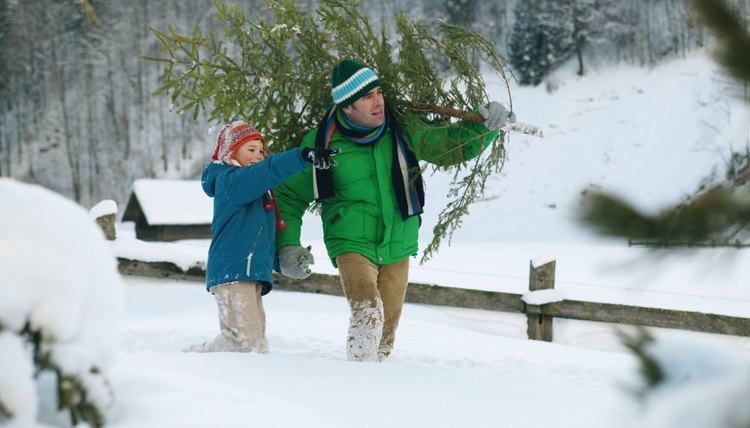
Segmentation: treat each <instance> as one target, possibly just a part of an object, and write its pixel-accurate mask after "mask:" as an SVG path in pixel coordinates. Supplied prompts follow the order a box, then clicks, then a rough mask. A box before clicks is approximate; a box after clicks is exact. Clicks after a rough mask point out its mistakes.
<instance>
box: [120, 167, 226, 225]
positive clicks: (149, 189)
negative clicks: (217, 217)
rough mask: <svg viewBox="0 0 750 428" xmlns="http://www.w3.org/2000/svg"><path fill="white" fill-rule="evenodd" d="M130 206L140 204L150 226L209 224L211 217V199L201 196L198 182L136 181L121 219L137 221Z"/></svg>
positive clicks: (201, 190)
mask: <svg viewBox="0 0 750 428" xmlns="http://www.w3.org/2000/svg"><path fill="white" fill-rule="evenodd" d="M134 198H135V199H136V200H135V201H134V200H133V199H134ZM133 203H137V204H139V205H140V209H141V211H143V215H144V216H145V218H146V221H147V222H148V224H149V225H151V226H158V225H193V224H209V225H210V224H211V219H212V217H213V199H211V198H209V197H208V196H206V194H205V193H203V189H202V188H201V183H200V181H198V180H162V179H139V180H135V181H134V182H133V192H132V195H131V198H130V201H129V202H128V207H127V208H126V210H125V213H124V215H123V220H136V219H135V218H134V217H133V213H132V211H131V205H132V204H133Z"/></svg>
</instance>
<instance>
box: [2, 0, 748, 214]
mask: <svg viewBox="0 0 750 428" xmlns="http://www.w3.org/2000/svg"><path fill="white" fill-rule="evenodd" d="M90 3H91V5H92V6H93V8H94V10H95V11H96V16H97V17H98V21H99V22H98V25H94V24H93V23H92V22H91V21H90V20H89V19H88V18H87V16H86V14H85V13H84V12H83V11H82V10H81V7H80V6H79V5H78V2H76V1H73V0H69V1H64V0H34V1H20V2H19V1H11V0H0V100H1V101H2V102H1V103H0V176H2V177H13V178H16V179H19V180H22V181H25V182H32V183H38V184H41V185H43V186H45V187H47V188H50V189H53V190H55V191H57V192H59V193H61V194H63V195H65V196H67V197H69V198H72V199H74V200H76V201H78V202H79V203H81V204H82V205H84V206H92V205H94V204H95V203H97V202H98V201H100V200H102V199H114V200H115V201H117V202H118V204H123V203H124V202H125V199H126V197H127V193H128V191H129V189H130V186H131V183H132V181H133V180H134V179H136V178H144V177H166V178H189V179H195V178H197V177H198V175H199V172H200V170H201V169H202V167H203V165H204V164H205V162H206V161H207V160H208V157H209V156H210V154H211V152H212V150H213V141H212V137H211V136H209V135H208V134H207V132H206V131H207V130H208V128H209V127H211V126H212V125H215V124H213V123H210V122H209V121H208V118H207V117H206V116H205V114H204V113H200V114H199V115H198V117H197V119H196V118H194V117H193V114H192V113H187V112H186V113H183V114H177V113H176V112H174V111H173V109H171V102H170V99H169V97H168V96H167V95H161V96H152V93H153V91H154V90H155V89H156V88H158V87H159V79H160V77H161V75H162V71H163V70H162V67H163V65H160V64H157V63H153V62H147V61H143V60H141V59H140V57H141V56H159V52H158V49H159V46H160V43H159V41H158V40H157V39H156V37H155V36H154V35H153V34H152V33H151V32H150V31H149V27H154V28H157V29H161V30H164V29H166V28H167V27H168V26H170V25H171V26H173V27H174V28H175V29H177V30H178V31H179V32H182V33H187V34H189V33H191V32H192V30H193V28H194V27H196V26H197V27H198V28H200V29H201V30H202V31H205V30H207V29H208V27H209V26H213V25H214V23H213V21H212V13H213V11H214V9H215V7H214V4H213V2H212V1H210V0H134V1H127V2H108V1H103V0H91V1H90ZM236 3H238V4H240V5H241V6H242V7H243V8H244V9H245V10H246V11H248V13H250V14H259V15H261V16H262V11H263V9H264V4H265V3H264V1H262V0H246V1H238V2H236ZM298 3H302V4H304V5H305V6H307V7H311V8H314V7H315V6H316V1H314V0H307V1H301V2H298ZM732 3H733V5H734V7H735V8H736V10H737V13H738V15H739V16H741V17H743V19H744V21H745V22H747V21H748V18H750V0H734V1H733V2H732ZM690 4H691V3H690V2H689V1H687V0H633V1H627V2H622V1H618V0H567V1H558V0H493V1H480V0H412V1H408V0H384V1H382V2H377V3H376V2H369V3H366V4H363V5H361V6H360V7H363V8H368V10H367V14H368V16H370V17H371V19H372V22H374V23H383V25H385V26H386V27H392V26H393V16H394V12H395V11H398V10H402V11H408V12H409V14H410V15H411V16H412V17H413V18H415V19H421V20H424V21H425V22H426V23H428V24H429V23H434V22H436V21H437V20H443V21H445V22H448V23H451V24H456V25H461V26H465V27H468V28H470V29H473V30H474V31H476V32H478V33H480V34H481V35H483V36H485V37H486V38H488V39H489V40H491V41H492V42H493V43H494V44H495V46H496V47H497V49H498V51H499V52H501V53H502V54H504V55H506V57H507V58H508V59H509V61H510V62H511V65H512V69H513V70H514V74H515V75H516V77H517V78H518V80H519V82H521V83H523V84H538V83H540V82H542V81H544V77H545V76H546V75H547V74H548V73H549V72H551V71H552V70H554V69H555V67H557V66H559V65H560V64H562V63H564V62H566V61H575V64H576V68H577V69H578V71H579V73H580V74H585V73H586V70H587V67H588V63H587V61H588V60H590V59H591V58H599V59H604V60H607V61H626V62H629V63H634V64H639V65H643V66H651V65H654V64H657V63H659V62H660V61H662V60H664V59H666V58H670V57H675V56H682V55H685V54H686V53H688V52H689V51H691V50H693V49H695V48H696V47H699V46H701V45H702V44H703V43H704V42H705V39H706V37H708V35H707V33H706V31H705V29H703V28H702V27H701V26H699V25H697V24H696V23H695V21H694V19H693V18H692V12H691V10H690ZM246 54H252V53H246ZM248 102H252V100H248Z"/></svg>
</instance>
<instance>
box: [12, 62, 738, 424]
mask: <svg viewBox="0 0 750 428" xmlns="http://www.w3.org/2000/svg"><path fill="white" fill-rule="evenodd" d="M561 74H562V73H561ZM556 81H557V82H558V85H557V86H558V87H557V89H556V90H555V91H554V92H552V93H549V92H547V91H546V90H545V88H544V87H542V86H540V87H538V88H514V89H513V92H512V93H513V97H514V99H513V106H514V110H515V111H516V112H517V114H518V118H519V120H521V121H523V122H526V123H530V124H534V125H537V126H540V127H542V128H543V130H544V132H545V137H544V138H542V139H539V138H535V137H528V136H524V135H513V136H512V137H511V140H510V142H509V143H508V146H507V148H508V158H507V162H506V165H505V168H504V169H503V172H502V174H500V175H499V176H498V177H496V178H494V179H493V182H492V183H491V184H492V186H491V188H490V189H489V190H488V192H487V196H488V200H487V201H486V202H481V203H478V204H476V206H475V207H472V210H471V214H470V216H469V217H467V218H466V219H465V221H464V225H463V227H462V228H461V229H460V230H458V231H457V232H456V233H455V234H454V236H453V241H452V243H451V245H450V246H448V245H447V242H446V243H445V244H444V245H443V247H442V248H441V251H440V253H439V254H438V255H437V256H436V257H434V258H433V259H432V260H431V261H429V262H428V263H426V264H424V265H422V266H419V265H418V264H417V260H414V263H413V265H412V269H411V277H410V279H411V280H412V281H414V282H425V283H433V284H439V285H445V286H450V287H465V288H476V289H486V290H502V291H511V292H524V291H526V290H527V286H528V269H529V262H530V261H531V260H539V259H542V258H543V259H554V260H556V265H557V275H556V289H557V290H559V291H560V292H561V293H563V294H564V295H565V296H567V297H569V298H571V299H579V300H592V301H601V302H616V303H625V304H635V305H643V306H652V307H662V308H670V309H687V310H693V311H702V312H707V313H718V314H727V315H734V316H741V317H748V316H750V304H748V303H750V287H748V285H747V280H746V278H747V277H748V275H750V260H748V258H749V257H750V255H749V254H750V253H747V250H742V251H737V250H730V249H727V250H701V251H697V252H692V253H690V254H681V255H670V256H668V257H655V254H656V253H654V252H651V251H648V250H645V249H643V248H632V247H627V245H626V244H625V243H623V242H620V241H617V240H612V239H603V238H599V237H595V236H592V235H591V234H589V233H588V232H587V231H586V230H583V229H582V228H581V227H579V226H578V225H577V224H576V223H575V221H574V220H573V217H574V212H575V209H576V206H577V203H578V198H579V197H580V194H581V192H582V191H583V190H584V189H585V188H587V187H588V186H595V187H597V188H602V189H604V190H611V191H615V192H618V193H620V194H621V195H622V196H624V197H625V198H627V199H629V200H631V201H634V202H635V203H636V204H638V206H639V207H642V208H643V209H650V210H656V209H659V208H661V207H663V206H665V205H668V204H671V203H674V202H676V201H678V200H680V199H681V198H682V197H684V196H685V195H686V194H688V193H690V192H691V191H693V190H695V189H696V188H697V186H698V184H699V183H700V182H701V180H703V179H704V178H705V177H706V175H707V174H708V173H710V172H711V171H712V170H715V171H717V172H718V173H721V172H722V171H723V170H722V168H723V165H724V164H723V162H724V161H725V159H726V158H727V156H728V153H729V149H730V147H733V148H734V149H735V150H743V149H744V148H745V146H746V144H747V143H748V140H749V139H750V134H748V124H749V123H750V118H749V117H748V109H747V108H746V107H745V105H744V104H743V103H742V102H741V101H740V100H737V99H735V98H733V97H732V96H730V95H728V92H727V90H726V87H725V86H724V83H725V82H726V79H725V78H723V77H721V76H720V75H719V74H718V73H717V67H716V66H715V65H714V64H713V62H712V61H711V60H709V59H708V58H707V57H706V56H705V55H704V54H695V55H694V56H692V57H690V58H687V59H684V60H679V61H673V62H670V63H668V64H665V65H663V66H660V67H659V68H657V69H654V70H643V69H638V68H633V67H629V66H619V67H615V68H611V67H607V68H602V69H600V70H598V71H592V72H591V74H590V75H589V76H586V77H584V78H578V77H574V76H572V73H571V75H566V76H565V77H564V78H563V77H559V78H558V79H557V80H556ZM495 93H497V94H498V96H497V98H496V99H498V100H503V99H502V98H501V97H502V95H501V94H503V93H504V92H503V91H501V90H499V89H498V90H497V91H496V92H495ZM504 101H507V100H504ZM717 132H718V134H717ZM210 145H211V144H210V142H209V141H207V147H209V146H210ZM209 154H210V153H208V151H207V156H208V155H209ZM447 182H448V179H447V178H446V177H445V176H442V175H435V176H432V177H428V178H427V185H428V187H427V191H428V201H427V207H426V209H427V214H426V215H425V217H424V224H423V226H422V238H423V240H424V241H425V242H427V241H428V240H429V235H430V231H431V228H432V225H434V224H435V220H436V218H437V214H438V212H439V209H440V207H442V204H443V201H444V199H443V197H444V193H445V191H444V189H445V188H446V186H447ZM0 197H2V195H0ZM23 202H24V201H23V200H21V201H14V203H23ZM0 217H2V214H0ZM119 226H120V230H119V237H118V240H117V241H115V242H114V243H113V244H112V248H113V251H114V253H115V254H116V255H118V256H124V257H130V258H133V257H135V258H139V259H142V260H165V259H167V260H170V261H174V262H176V263H177V264H179V265H182V266H183V267H186V266H189V265H191V264H195V263H198V264H200V263H202V262H203V260H205V253H206V242H205V241H188V242H181V243H169V244H167V243H161V244H149V243H144V242H140V241H136V240H135V239H134V238H133V234H132V225H128V224H121V225H119ZM303 239H304V241H305V243H306V244H312V245H313V252H314V254H315V256H316V264H315V265H314V266H313V267H314V270H315V271H316V272H321V273H335V270H334V269H333V268H332V266H331V265H330V262H329V261H327V260H326V256H325V250H324V248H323V245H322V243H321V233H320V225H319V220H318V219H317V218H315V217H312V216H308V218H307V219H306V228H305V229H304V235H303ZM6 242H7V241H6V240H5V238H4V237H3V236H2V235H0V247H1V246H5V245H6ZM59 245H62V244H59ZM70 245H71V246H73V247H72V248H74V249H75V250H76V251H85V249H81V248H76V247H75V246H74V245H75V243H70ZM53 249H56V250H58V252H59V253H62V254H63V255H65V254H66V251H65V249H64V248H53ZM72 253H73V251H72V250H71V254H72ZM7 254H8V255H7V256H4V257H12V254H11V253H10V252H8V253H7ZM66 256H67V255H66ZM13 261H14V262H16V263H19V264H21V265H22V266H24V265H25V266H27V267H28V268H29V269H34V268H37V267H38V266H37V264H32V263H31V261H27V260H13ZM27 263H28V264H27ZM743 279H744V280H743ZM125 284H126V287H125V305H124V307H125V314H124V317H123V319H122V322H121V324H122V332H121V334H120V343H119V345H118V347H117V349H116V358H115V361H114V363H113V364H112V368H111V370H110V371H109V372H108V374H109V378H110V380H111V385H112V389H113V391H114V393H115V398H116V401H117V407H116V409H115V417H114V419H113V421H112V423H111V424H110V425H109V426H112V427H117V428H126V427H128V428H129V427H134V428H135V427H138V428H142V427H204V426H217V427H237V426H246V425H259V426H261V425H262V426H269V427H297V426H304V427H309V428H317V427H378V428H379V427H382V426H391V427H456V426H467V427H497V426H508V427H536V426H553V425H554V426H559V427H576V428H577V427H599V426H608V427H609V426H611V427H659V428H664V427H677V426H679V427H689V428H690V427H696V428H697V427H719V426H722V425H720V423H719V422H718V420H719V418H723V417H725V416H726V415H727V414H730V413H731V412H732V411H734V410H738V409H739V410H742V409H744V408H746V407H747V406H746V405H745V404H746V403H747V397H748V385H750V376H749V375H748V371H747V367H748V366H747V364H746V363H747V362H750V339H748V338H742V337H734V336H722V335H709V334H698V333H690V332H682V331H673V330H658V329H657V330H654V333H655V335H656V336H657V337H659V338H660V342H659V343H661V348H660V349H659V350H658V354H659V355H660V356H662V357H663V358H667V359H669V361H673V362H674V364H672V366H671V367H672V369H671V370H672V371H671V372H670V373H669V375H670V376H671V379H673V382H670V383H668V384H667V387H665V389H664V390H663V391H662V392H661V394H657V395H655V396H654V398H653V399H652V401H651V402H650V403H646V405H645V406H641V405H640V404H639V402H637V401H636V400H635V398H634V396H633V395H632V394H631V393H630V392H629V391H631V390H632V388H633V387H634V386H635V385H636V383H637V370H638V366H637V364H636V361H635V358H634V357H633V356H632V355H631V354H630V353H628V352H626V351H625V350H624V349H623V347H622V346H621V345H620V344H619V342H618V341H617V339H616V337H615V335H614V332H613V330H612V326H609V325H604V324H598V323H588V322H576V321H567V320H559V319H558V320H555V342H554V343H542V342H533V341H529V340H526V339H525V329H526V325H525V318H523V317H522V316H520V315H516V314H506V313H498V312H488V311H478V310H469V309H456V308H448V307H436V306H425V305H412V304H407V305H406V307H405V309H404V313H403V317H402V320H401V324H400V327H399V331H398V336H397V340H396V347H395V350H394V353H393V356H392V357H391V358H390V359H389V360H387V361H386V362H384V363H382V364H373V363H350V362H347V361H346V357H345V351H344V337H345V334H346V328H347V323H348V308H347V305H346V303H345V301H344V300H343V298H340V297H333V296H322V295H312V294H301V293H291V292H282V291H273V292H272V293H271V294H269V295H268V296H266V297H265V298H264V304H265V308H266V312H267V317H268V338H269V341H270V346H271V354H269V355H256V354H236V353H223V354H190V353H183V352H181V350H182V349H183V348H184V347H185V346H187V345H190V344H193V343H197V342H201V341H204V340H207V339H209V338H211V337H213V336H214V335H215V334H216V333H217V331H218V318H217V315H216V309H215V303H214V301H213V298H212V297H211V296H210V294H208V293H207V292H206V291H205V289H204V286H203V284H201V283H196V282H181V281H173V280H157V279H152V278H142V277H126V278H125ZM0 290H2V287H0ZM3 358H7V357H5V354H4V353H2V352H0V366H3V364H4V362H3ZM0 373H2V372H0ZM2 385H3V383H2V382H0V387H1V386H2ZM733 397H734V398H733ZM736 397H740V398H739V399H738V398H736ZM734 400H739V401H734ZM737 403H744V404H737ZM42 416H43V417H44V418H49V417H50V412H49V411H48V410H45V411H43V412H42ZM45 420H48V419H45Z"/></svg>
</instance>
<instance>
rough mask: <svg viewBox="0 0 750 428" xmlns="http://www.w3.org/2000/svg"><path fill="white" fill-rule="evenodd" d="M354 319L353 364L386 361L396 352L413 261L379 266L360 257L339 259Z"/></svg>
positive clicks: (348, 350) (350, 346)
mask: <svg viewBox="0 0 750 428" xmlns="http://www.w3.org/2000/svg"><path fill="white" fill-rule="evenodd" d="M336 264H337V265H338V268H339V276H340V278H341V287H342V288H343V290H344V295H345V296H346V299H347V301H348V302H349V308H350V310H351V317H350V318H349V332H348V336H347V340H346V356H347V359H348V360H349V361H383V360H384V359H386V358H388V356H389V355H390V354H391V351H392V350H393V342H394V340H395V338H396V328H397V327H398V321H399V319H400V318H401V309H402V308H403V306H404V298H405V297H406V285H407V283H408V282H409V259H408V258H406V259H404V260H401V261H398V262H396V263H391V264H387V265H378V264H375V263H373V262H372V261H370V260H369V259H368V258H366V257H364V256H362V255H361V254H358V253H344V254H341V255H339V256H337V257H336Z"/></svg>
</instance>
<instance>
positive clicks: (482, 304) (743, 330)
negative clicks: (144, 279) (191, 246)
mask: <svg viewBox="0 0 750 428" xmlns="http://www.w3.org/2000/svg"><path fill="white" fill-rule="evenodd" d="M118 261H119V269H120V272H121V273H122V274H123V275H138V276H150V277H159V278H176V279H183V280H193V281H205V278H206V272H205V271H204V270H203V269H200V268H191V269H188V270H187V271H184V270H182V269H181V268H180V267H178V266H177V265H175V264H173V263H171V262H145V261H139V260H130V259H125V258H119V259H118ZM554 272H555V262H554V261H553V262H550V263H546V264H544V265H542V266H533V265H532V266H531V267H530V275H529V290H530V291H532V292H533V291H539V290H543V289H553V288H554V275H555V273H554ZM274 282H275V288H276V289H278V290H285V291H298V292H306V293H317V294H327V295H334V296H343V293H342V291H341V286H340V285H339V279H338V276H337V275H326V274H312V275H311V276H310V278H308V279H305V280H295V279H291V278H288V277H285V276H282V275H275V274H274ZM406 301H407V302H408V303H421V304H428V305H441V306H453V307H461V308H472V309H485V310H492V311H503V312H514V313H521V314H526V315H527V319H528V336H529V338H530V339H535V340H545V341H552V330H553V328H552V327H553V320H554V318H568V319H576V320H584V321H597V322H606V323H614V324H625V325H640V326H647V327H661V328H672V329H680V330H690V331H697V332H705V333H719V334H728V335H734V336H750V318H741V317H733V316H728V315H717V314H706V313H700V312H690V311H679V310H671V309H658V308H647V307H639V306H629V305H618V304H610V303H596V302H586V301H577V300H567V299H566V300H562V301H557V302H551V303H545V304H540V305H533V304H527V303H526V302H525V301H524V300H523V299H522V295H521V294H517V293H505V292H500V291H483V290H470V289H464V288H453V287H443V286H437V285H429V284H420V283H409V286H408V288H407V292H406Z"/></svg>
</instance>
